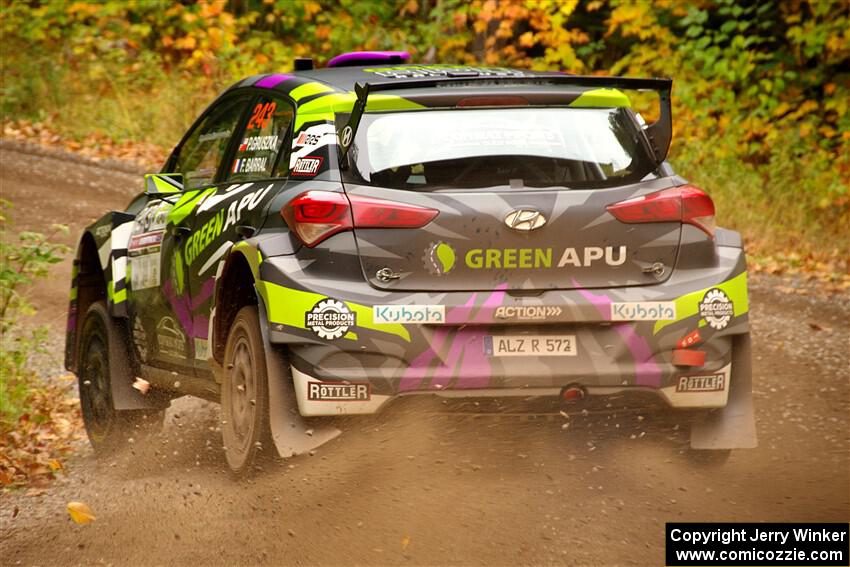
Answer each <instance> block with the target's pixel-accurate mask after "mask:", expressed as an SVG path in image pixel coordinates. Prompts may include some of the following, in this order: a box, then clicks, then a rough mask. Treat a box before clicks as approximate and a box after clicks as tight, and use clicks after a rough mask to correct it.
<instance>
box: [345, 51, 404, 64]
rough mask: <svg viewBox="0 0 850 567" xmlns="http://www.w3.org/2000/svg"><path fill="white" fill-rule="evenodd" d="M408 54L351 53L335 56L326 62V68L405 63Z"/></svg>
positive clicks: (396, 52) (399, 52)
mask: <svg viewBox="0 0 850 567" xmlns="http://www.w3.org/2000/svg"><path fill="white" fill-rule="evenodd" d="M408 61H410V53H408V52H407V51H352V52H350V53H343V54H341V55H337V56H336V57H334V58H333V59H331V60H330V61H328V67H359V66H363V65H375V64H380V63H396V64H398V63H407V62H408Z"/></svg>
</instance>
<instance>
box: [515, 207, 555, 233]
mask: <svg viewBox="0 0 850 567" xmlns="http://www.w3.org/2000/svg"><path fill="white" fill-rule="evenodd" d="M505 224H506V225H508V227H509V228H512V229H514V230H522V231H524V232H528V231H529V230H534V229H535V228H540V227H541V226H543V225H544V224H546V217H544V216H543V213H541V212H540V211H534V210H531V209H518V210H516V211H512V212H510V213H508V216H506V217H505Z"/></svg>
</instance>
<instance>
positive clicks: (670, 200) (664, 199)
mask: <svg viewBox="0 0 850 567" xmlns="http://www.w3.org/2000/svg"><path fill="white" fill-rule="evenodd" d="M607 210H608V212H609V213H611V214H612V215H614V217H615V218H616V219H617V220H619V221H620V222H625V223H644V222H682V223H685V224H690V225H693V226H695V227H697V228H699V229H700V230H702V231H703V232H705V233H706V234H707V235H709V236H710V237H712V238H714V229H715V222H714V202H713V201H712V200H711V197H709V196H708V195H707V194H706V193H705V191H703V190H702V189H700V188H698V187H694V186H693V185H682V186H680V187H672V188H670V189H664V190H663V191H659V192H657V193H650V194H649V195H642V196H640V197H635V198H633V199H627V200H625V201H620V202H619V203H614V204H613V205H608V207H607Z"/></svg>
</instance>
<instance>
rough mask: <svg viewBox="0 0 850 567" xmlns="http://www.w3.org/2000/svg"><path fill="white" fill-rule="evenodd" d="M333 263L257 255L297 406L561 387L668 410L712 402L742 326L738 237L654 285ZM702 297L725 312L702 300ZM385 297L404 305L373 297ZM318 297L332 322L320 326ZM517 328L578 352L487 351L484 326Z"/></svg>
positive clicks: (350, 406) (504, 333)
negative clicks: (373, 274)
mask: <svg viewBox="0 0 850 567" xmlns="http://www.w3.org/2000/svg"><path fill="white" fill-rule="evenodd" d="M334 238H336V239H340V238H343V239H344V238H352V239H353V237H351V236H350V235H345V234H340V235H338V236H336V237H334ZM335 248H336V249H337V250H339V249H341V248H342V249H345V248H346V246H345V245H344V243H343V244H342V245H341V244H340V242H336V243H335ZM351 249H352V251H354V250H356V248H354V246H353V240H352V243H351ZM333 264H334V266H333V270H329V269H327V268H325V267H323V266H321V265H319V262H315V263H310V262H305V260H304V258H299V257H296V256H295V255H287V256H271V257H262V261H261V262H260V266H259V275H260V281H259V282H258V291H259V292H260V293H261V294H262V295H263V300H264V303H265V305H266V306H267V314H268V320H269V339H270V342H271V343H272V344H278V345H286V347H287V349H288V351H289V360H290V362H291V365H292V370H293V377H294V380H295V387H296V392H297V397H298V402H299V409H300V411H301V413H302V414H303V415H338V414H357V413H373V412H375V411H378V409H380V408H381V407H382V406H383V405H385V404H386V403H387V402H388V401H390V400H391V399H393V398H395V397H398V396H405V395H409V394H414V393H432V394H440V395H446V394H447V393H450V392H454V393H457V395H469V396H474V395H477V396H481V395H483V396H497V395H506V394H508V395H509V393H510V392H518V393H520V394H521V395H525V396H529V395H531V396H533V395H540V396H550V395H551V396H557V395H558V393H560V391H561V390H562V389H563V388H564V387H566V386H569V385H580V386H582V387H584V388H585V389H587V391H588V392H589V393H591V394H594V393H614V392H616V391H618V390H626V391H632V390H635V391H652V392H654V393H655V394H656V395H657V396H658V397H660V398H661V399H662V400H664V401H665V402H666V403H667V404H668V405H669V406H671V407H676V408H716V407H723V406H724V405H725V404H726V401H727V395H728V388H729V380H730V379H732V377H731V376H730V370H729V365H730V362H731V359H732V344H733V339H734V337H735V336H738V335H742V334H745V333H748V332H749V322H748V312H749V306H748V300H747V288H746V263H745V258H744V253H743V250H742V249H740V248H739V247H736V246H718V247H717V258H716V263H715V265H714V266H712V267H710V268H695V269H683V268H677V269H676V270H675V271H674V273H673V275H671V276H670V277H669V278H668V279H667V280H666V281H664V282H663V283H659V284H657V285H653V286H632V287H617V288H610V289H583V288H581V287H580V282H576V281H574V284H575V286H576V287H575V289H570V290H552V291H546V292H542V293H540V294H539V295H535V296H529V295H519V294H517V295H512V294H511V293H510V291H509V290H507V289H504V288H497V289H494V290H491V291H479V292H440V293H429V292H426V291H422V292H393V291H384V290H377V289H375V288H373V287H371V286H369V284H368V283H367V282H366V281H365V280H364V279H363V275H362V271H360V269H359V263H357V257H356V253H354V254H346V255H342V254H339V255H337V256H335V258H334V262H333ZM325 270H327V271H325ZM341 274H351V275H350V278H349V279H346V276H341ZM712 298H715V299H718V298H719V300H720V301H721V305H720V307H721V312H720V315H723V314H724V313H725V315H727V316H728V317H726V316H724V317H720V316H719V315H718V314H714V315H712V312H711V311H710V309H709V310H706V309H705V307H704V304H706V303H710V300H711V299H712ZM328 300H331V301H332V302H333V304H332V305H330V306H329V304H327V303H326V302H327V301H328ZM386 305H390V306H397V307H398V308H399V309H400V310H401V313H399V311H398V310H396V311H395V312H394V314H393V315H392V316H391V317H387V314H386V313H383V312H381V313H379V312H378V311H377V310H376V309H375V307H376V306H386ZM622 305H625V309H623V308H622ZM618 306H619V307H618ZM429 307H433V308H435V310H432V311H429V310H428V308H429ZM325 308H328V309H330V310H331V311H333V312H334V313H333V316H334V318H332V319H328V320H332V321H336V323H334V324H330V323H328V324H327V325H324V324H322V325H317V324H316V321H317V315H316V314H317V313H319V314H321V313H322V312H323V309H325ZM405 308H406V309H407V311H404V309H405ZM412 308H415V309H412ZM670 309H672V312H671V311H670ZM423 310H424V313H422V312H423ZM414 311H416V312H417V313H418V314H417V313H414ZM435 312H439V313H438V315H436V316H435ZM325 315H326V313H325ZM321 316H324V315H321ZM393 317H396V318H393ZM398 317H400V318H398ZM414 319H418V320H416V321H414ZM636 319H637V320H636ZM328 320H325V319H322V321H328ZM420 321H421V322H420ZM323 325H324V326H323ZM318 327H321V328H318ZM528 335H535V336H539V335H546V336H556V337H564V336H567V337H573V338H574V341H575V353H574V354H571V355H569V356H546V357H542V356H530V355H528V356H504V357H500V356H492V354H493V353H492V352H491V351H489V350H488V342H491V343H492V341H493V340H494V339H495V338H499V337H516V336H528ZM674 351H684V352H686V353H693V352H695V351H697V352H699V353H702V354H700V355H699V356H698V357H697V359H698V360H699V358H700V357H703V356H704V360H699V362H698V363H694V362H693V359H692V357H690V356H687V357H685V358H688V359H689V362H690V364H691V365H690V366H683V365H682V364H681V362H682V361H681V360H680V359H679V358H676V357H675V355H674ZM680 354H681V353H680ZM689 377H690V378H689ZM683 378H685V382H682V379H683ZM323 383H324V384H326V385H327V386H329V387H328V388H321V384H323ZM358 386H359V387H360V389H359V390H358ZM310 388H313V390H311V389H310ZM364 388H365V389H366V390H368V395H367V394H364ZM352 397H353V398H352Z"/></svg>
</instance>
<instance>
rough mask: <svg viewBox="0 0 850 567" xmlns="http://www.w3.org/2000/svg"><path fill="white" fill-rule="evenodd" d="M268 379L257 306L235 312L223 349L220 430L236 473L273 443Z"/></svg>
mask: <svg viewBox="0 0 850 567" xmlns="http://www.w3.org/2000/svg"><path fill="white" fill-rule="evenodd" d="M268 407H269V404H268V380H267V371H266V358H265V350H264V348H263V339H262V335H261V333H260V319H259V315H258V313H257V307H256V306H255V305H249V306H246V307H243V308H242V309H240V310H239V312H238V313H237V314H236V317H235V318H234V320H233V324H232V325H231V327H230V332H229V333H228V336H227V344H226V346H225V350H224V379H223V381H222V387H221V413H222V424H221V433H222V438H223V440H224V454H225V457H226V458H227V464H228V466H230V470H231V471H233V473H234V474H235V475H237V476H240V475H243V474H245V473H246V472H247V471H249V470H250V468H251V467H252V465H253V464H254V462H255V460H256V459H257V457H258V455H260V454H262V453H263V452H264V450H265V449H266V448H268V447H270V446H271V434H270V433H269V413H268V412H269V410H268Z"/></svg>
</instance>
